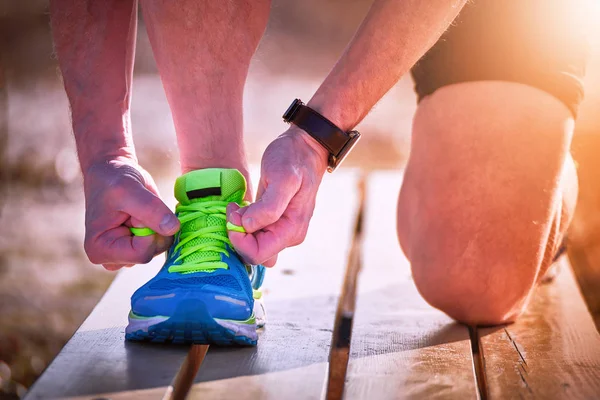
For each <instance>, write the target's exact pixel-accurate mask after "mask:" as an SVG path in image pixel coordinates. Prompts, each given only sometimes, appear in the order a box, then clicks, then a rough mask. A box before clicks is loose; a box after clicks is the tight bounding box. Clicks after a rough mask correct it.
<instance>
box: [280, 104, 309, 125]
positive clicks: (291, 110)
mask: <svg viewBox="0 0 600 400" xmlns="http://www.w3.org/2000/svg"><path fill="white" fill-rule="evenodd" d="M303 105H304V103H303V102H302V100H300V99H296V100H294V101H293V102H292V104H290V106H289V107H288V109H287V110H286V111H285V113H283V120H284V121H285V122H287V123H290V122H292V121H293V120H294V117H295V116H296V114H297V113H298V110H299V109H300V107H301V106H303Z"/></svg>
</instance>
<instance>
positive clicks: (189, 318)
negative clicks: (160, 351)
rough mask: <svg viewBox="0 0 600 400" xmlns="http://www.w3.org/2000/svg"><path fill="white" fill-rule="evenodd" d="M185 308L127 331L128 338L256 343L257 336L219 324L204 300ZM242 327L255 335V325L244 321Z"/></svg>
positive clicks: (155, 341)
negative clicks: (155, 321)
mask: <svg viewBox="0 0 600 400" xmlns="http://www.w3.org/2000/svg"><path fill="white" fill-rule="evenodd" d="M182 308H184V307H182ZM185 309H186V311H185V312H176V313H175V314H174V315H173V316H172V317H170V318H169V319H167V320H166V321H163V322H160V323H158V324H155V325H151V326H149V327H148V328H147V329H138V330H134V331H131V332H126V334H125V339H127V340H130V341H136V342H152V343H181V344H216V345H220V346H232V345H239V346H256V344H257V341H258V340H257V339H258V337H257V338H256V339H254V338H251V337H248V336H246V335H240V334H239V333H237V332H236V331H235V330H233V329H230V328H227V327H225V326H222V325H220V324H219V323H218V322H217V321H216V320H215V319H214V318H212V317H211V316H210V315H209V313H208V312H207V311H206V308H205V307H204V305H203V304H202V303H200V304H195V305H194V307H193V308H190V307H185ZM228 324H229V325H237V324H235V323H233V321H228ZM132 326H133V325H132V323H131V321H130V326H129V327H128V328H127V331H130V330H131V328H132ZM240 327H242V328H244V329H246V330H248V331H250V332H251V333H253V334H254V335H256V326H255V325H247V324H244V325H240Z"/></svg>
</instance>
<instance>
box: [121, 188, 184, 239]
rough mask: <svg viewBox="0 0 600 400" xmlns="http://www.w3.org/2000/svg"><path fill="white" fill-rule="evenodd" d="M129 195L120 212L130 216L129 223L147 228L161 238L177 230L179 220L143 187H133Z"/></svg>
mask: <svg viewBox="0 0 600 400" xmlns="http://www.w3.org/2000/svg"><path fill="white" fill-rule="evenodd" d="M130 190H131V195H129V196H127V197H126V198H124V199H123V201H122V203H121V204H120V208H121V210H120V211H123V212H125V213H127V214H129V215H131V217H132V218H131V223H132V225H133V226H137V227H147V228H150V229H152V230H154V231H155V232H156V233H158V234H160V235H163V236H173V235H174V234H175V233H177V231H178V230H179V220H178V219H177V217H176V216H175V214H173V212H172V211H171V210H170V209H169V207H167V206H166V205H165V203H163V201H162V200H161V199H160V198H159V197H158V196H156V195H155V194H154V193H152V192H150V191H149V190H148V189H146V188H145V187H143V186H133V187H132V188H131V189H130Z"/></svg>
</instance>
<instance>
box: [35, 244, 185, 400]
mask: <svg viewBox="0 0 600 400" xmlns="http://www.w3.org/2000/svg"><path fill="white" fill-rule="evenodd" d="M163 261H164V259H163V257H162V256H161V257H157V258H156V259H154V260H153V261H152V262H151V263H150V264H148V265H145V266H136V267H134V268H130V269H125V270H123V271H122V272H120V273H119V274H118V275H117V277H116V278H115V280H114V282H113V283H112V285H111V286H110V288H109V289H108V290H107V292H106V293H105V295H104V297H103V298H102V300H100V302H99V303H98V305H97V306H96V308H95V309H94V311H92V313H91V314H90V315H89V317H88V318H87V319H86V320H85V322H84V323H83V325H82V326H81V327H80V328H79V329H78V330H77V332H76V333H75V335H74V336H73V337H72V338H71V339H70V340H69V342H68V343H67V344H66V345H65V347H64V348H63V349H62V351H61V352H60V354H59V355H58V356H57V357H56V358H55V359H54V361H53V362H52V363H51V364H50V366H49V367H48V368H47V369H46V371H45V372H44V373H43V375H42V376H41V377H40V379H38V381H37V382H36V383H35V384H34V386H33V387H32V389H31V390H30V391H29V393H28V396H27V398H28V399H41V398H62V397H74V396H88V397H90V398H91V397H98V395H100V394H103V393H111V392H121V391H132V390H142V389H144V390H146V391H147V392H146V394H145V395H144V396H143V397H145V398H157V399H161V398H162V397H163V394H164V393H165V391H166V390H167V388H168V386H169V385H170V384H171V381H172V380H173V378H174V376H175V374H176V373H177V371H178V370H179V366H180V365H181V362H182V361H183V359H184V358H185V356H186V354H187V351H188V347H185V346H167V345H155V344H145V343H130V342H125V327H126V326H127V314H128V313H129V308H130V303H129V298H130V297H131V294H132V293H133V292H134V291H135V290H136V289H137V288H138V287H139V286H141V285H142V284H144V283H145V282H146V281H147V280H148V279H150V278H151V277H152V276H154V274H155V273H156V272H157V271H158V269H160V267H161V265H162V263H163ZM149 389H151V390H149ZM148 390H149V391H148ZM150 394H153V395H152V396H151V395H150ZM111 398H112V397H111Z"/></svg>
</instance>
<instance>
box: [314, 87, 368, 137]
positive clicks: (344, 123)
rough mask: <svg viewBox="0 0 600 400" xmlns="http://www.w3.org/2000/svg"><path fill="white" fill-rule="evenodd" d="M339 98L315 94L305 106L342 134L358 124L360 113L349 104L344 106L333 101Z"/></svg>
mask: <svg viewBox="0 0 600 400" xmlns="http://www.w3.org/2000/svg"><path fill="white" fill-rule="evenodd" d="M339 98H340V97H339V96H327V95H325V94H322V93H320V92H317V93H315V95H314V96H313V97H312V98H311V99H310V101H309V102H308V103H307V104H306V105H307V106H308V107H310V108H312V109H313V110H315V111H316V112H318V113H319V114H321V115H322V116H324V117H325V118H327V119H328V120H330V121H331V122H332V123H333V124H334V125H336V126H337V127H338V128H340V129H341V130H343V131H344V132H348V131H351V130H352V129H353V128H354V127H355V126H356V125H357V124H358V121H359V120H360V119H359V118H358V115H359V114H360V113H359V112H358V111H357V110H356V107H354V106H353V105H352V104H350V102H346V103H347V104H344V105H341V104H338V103H337V102H336V101H335V99H339ZM332 99H334V100H332Z"/></svg>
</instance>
